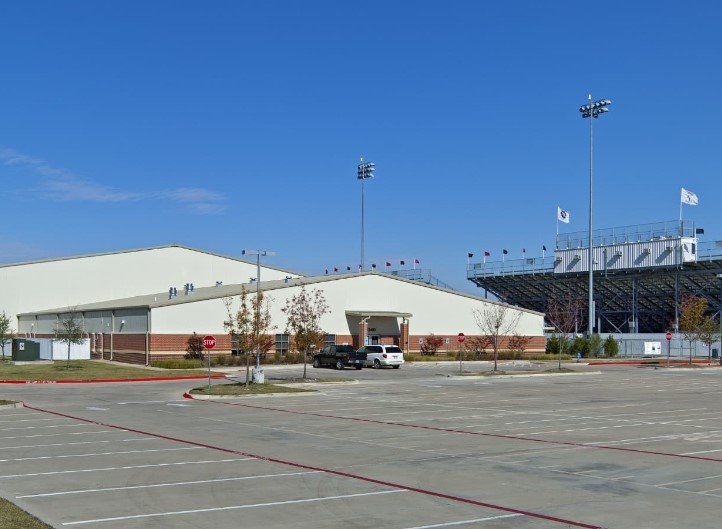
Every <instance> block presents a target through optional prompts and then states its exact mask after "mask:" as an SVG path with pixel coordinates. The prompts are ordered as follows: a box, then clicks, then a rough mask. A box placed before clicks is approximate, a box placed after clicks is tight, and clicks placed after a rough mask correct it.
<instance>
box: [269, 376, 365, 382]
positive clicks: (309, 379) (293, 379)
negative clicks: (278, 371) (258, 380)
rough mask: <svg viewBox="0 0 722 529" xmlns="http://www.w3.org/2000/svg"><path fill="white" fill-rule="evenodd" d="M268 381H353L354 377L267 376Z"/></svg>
mask: <svg viewBox="0 0 722 529" xmlns="http://www.w3.org/2000/svg"><path fill="white" fill-rule="evenodd" d="M268 380H269V382H271V383H272V384H308V383H314V382H316V383H321V382H355V381H356V379H355V378H347V377H306V378H305V379H303V378H300V377H297V378H271V377H268Z"/></svg>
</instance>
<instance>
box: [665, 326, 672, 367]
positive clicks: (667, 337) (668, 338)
mask: <svg viewBox="0 0 722 529" xmlns="http://www.w3.org/2000/svg"><path fill="white" fill-rule="evenodd" d="M664 337H665V338H666V339H667V367H669V355H670V353H671V349H672V333H671V332H669V331H667V334H665V335H664Z"/></svg>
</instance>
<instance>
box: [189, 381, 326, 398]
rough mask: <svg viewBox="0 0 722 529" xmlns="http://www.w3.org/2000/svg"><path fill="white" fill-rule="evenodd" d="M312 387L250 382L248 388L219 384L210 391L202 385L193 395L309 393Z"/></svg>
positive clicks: (238, 385)
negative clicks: (290, 386) (304, 387)
mask: <svg viewBox="0 0 722 529" xmlns="http://www.w3.org/2000/svg"><path fill="white" fill-rule="evenodd" d="M309 391H313V390H312V389H300V388H289V387H287V386H277V385H275V384H249V385H248V387H247V388H246V385H245V384H217V385H215V386H211V392H210V393H208V386H201V387H198V388H195V389H192V390H191V391H190V392H191V394H192V395H237V396H243V395H264V394H271V393H307V392H309Z"/></svg>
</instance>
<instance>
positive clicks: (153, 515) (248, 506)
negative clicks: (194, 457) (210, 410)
mask: <svg viewBox="0 0 722 529" xmlns="http://www.w3.org/2000/svg"><path fill="white" fill-rule="evenodd" d="M395 492H407V491H406V489H393V490H381V491H376V492H362V493H358V494H344V495H342V496H323V497H320V498H306V499H302V500H287V501H273V502H269V503H251V504H246V505H231V506H229V507H209V508H207V509H193V510H188V511H168V512H155V513H148V514H132V515H129V516H116V517H113V518H96V519H95V520H78V521H75V522H65V523H63V525H83V524H89V523H101V522H117V521H120V520H137V519H139V518H157V517H159V516H177V515H180V514H196V513H201V512H218V511H232V510H238V509H253V508H255V507H274V506H276V505H292V504H298V503H311V502H318V501H326V500H341V499H345V498H359V497H361V496H378V495H380V494H393V493H395Z"/></svg>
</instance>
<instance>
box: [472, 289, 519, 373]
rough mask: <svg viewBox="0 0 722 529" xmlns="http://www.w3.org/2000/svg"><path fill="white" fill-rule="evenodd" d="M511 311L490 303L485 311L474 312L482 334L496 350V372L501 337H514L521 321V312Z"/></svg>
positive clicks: (506, 306)
mask: <svg viewBox="0 0 722 529" xmlns="http://www.w3.org/2000/svg"><path fill="white" fill-rule="evenodd" d="M509 309H510V307H509V305H503V304H501V303H493V304H492V303H489V304H488V305H487V306H486V307H484V308H483V309H476V310H474V312H473V313H474V320H476V325H477V327H479V330H480V331H481V334H485V335H487V336H488V337H489V338H490V339H491V347H492V349H493V350H494V371H496V370H497V367H498V361H499V347H500V345H501V337H502V336H510V335H513V334H514V333H515V332H516V328H517V326H518V325H519V320H520V319H521V312H516V313H513V312H512V313H510V312H509Z"/></svg>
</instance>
